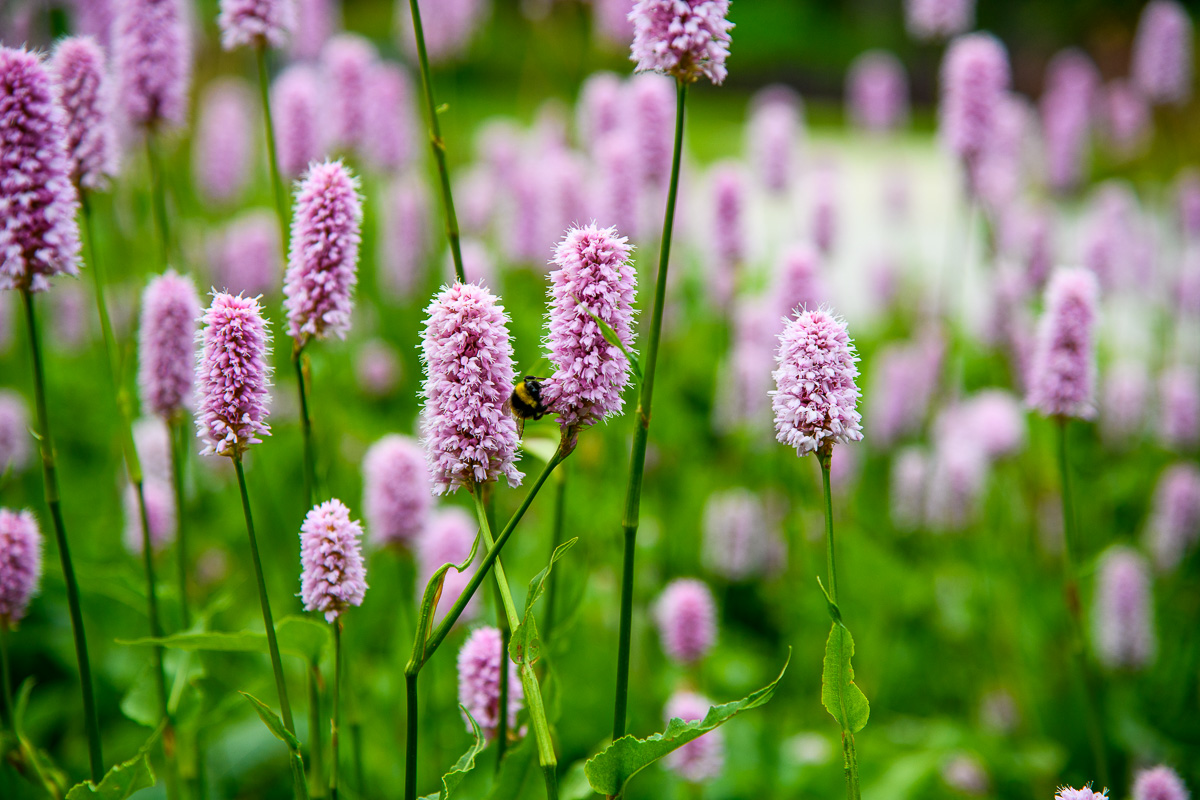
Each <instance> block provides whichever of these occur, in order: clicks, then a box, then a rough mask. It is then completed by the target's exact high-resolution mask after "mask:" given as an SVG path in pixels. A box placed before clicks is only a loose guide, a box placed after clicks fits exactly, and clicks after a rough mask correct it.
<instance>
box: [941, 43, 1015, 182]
mask: <svg viewBox="0 0 1200 800" xmlns="http://www.w3.org/2000/svg"><path fill="white" fill-rule="evenodd" d="M941 81H942V101H941V104H940V105H939V107H938V111H939V113H940V116H941V120H940V126H941V136H942V139H943V141H944V142H945V145H946V147H947V148H948V149H949V150H950V152H951V153H953V154H954V155H956V156H958V157H959V158H960V159H962V160H963V162H964V163H965V164H967V166H968V167H969V168H970V167H973V166H974V164H975V163H976V162H977V161H978V160H979V159H980V157H981V156H982V154H983V152H984V150H985V149H986V148H987V146H988V140H989V137H990V136H991V134H992V129H993V127H994V125H995V115H996V109H997V108H998V107H999V106H1000V100H1001V98H1002V97H1003V96H1004V92H1005V91H1006V90H1007V89H1008V84H1009V66H1008V54H1007V53H1005V51H1004V45H1003V44H1001V43H1000V40H999V39H997V38H996V37H995V36H992V35H991V34H989V33H972V34H968V35H966V36H962V37H959V38H958V39H955V40H954V41H953V42H952V43H951V44H950V46H949V48H947V50H946V57H945V59H944V60H943V61H942V76H941Z"/></svg>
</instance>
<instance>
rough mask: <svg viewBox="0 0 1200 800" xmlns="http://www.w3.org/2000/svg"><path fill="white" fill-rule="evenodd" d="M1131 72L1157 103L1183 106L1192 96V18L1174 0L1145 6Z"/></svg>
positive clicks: (1155, 2)
mask: <svg viewBox="0 0 1200 800" xmlns="http://www.w3.org/2000/svg"><path fill="white" fill-rule="evenodd" d="M1130 71H1131V72H1132V74H1133V80H1134V83H1136V84H1137V86H1138V88H1139V89H1141V90H1142V93H1143V94H1144V95H1145V96H1146V97H1147V98H1149V99H1150V100H1152V101H1154V102H1155V103H1164V104H1173V105H1181V104H1183V103H1185V102H1187V100H1188V98H1190V97H1191V96H1192V20H1191V18H1190V17H1189V16H1188V13H1187V11H1186V10H1185V9H1184V7H1183V6H1182V5H1180V4H1179V3H1177V2H1175V0H1151V2H1149V3H1147V4H1146V7H1145V8H1143V9H1142V17H1141V19H1140V20H1139V21H1138V28H1137V36H1136V38H1135V39H1134V42H1133V56H1132V63H1131V64H1130Z"/></svg>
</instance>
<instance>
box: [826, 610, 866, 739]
mask: <svg viewBox="0 0 1200 800" xmlns="http://www.w3.org/2000/svg"><path fill="white" fill-rule="evenodd" d="M853 655H854V639H853V637H851V636H850V631H849V630H847V628H846V626H845V625H840V624H838V623H836V622H835V623H833V627H832V628H831V629H830V631H829V640H828V641H827V642H825V667H824V669H822V670H821V703H822V704H824V706H825V710H826V711H828V712H829V713H830V715H832V716H833V718H834V719H835V720H837V723H838V725H840V726H842V730H844V731H849V732H850V733H858V732H859V731H861V730H862V729H863V728H864V727H866V724H867V717H869V716H870V714H871V707H870V705H869V704H868V703H867V696H866V695H865V694H863V693H862V690H861V689H859V688H858V686H857V685H855V683H854V667H852V666H850V657H851V656H853Z"/></svg>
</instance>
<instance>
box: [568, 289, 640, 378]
mask: <svg viewBox="0 0 1200 800" xmlns="http://www.w3.org/2000/svg"><path fill="white" fill-rule="evenodd" d="M571 297H573V298H574V299H575V302H576V303H578V304H579V307H580V308H582V309H583V310H584V311H585V312H587V315H588V316H589V317H591V318H592V319H593V320H595V321H596V324H597V325H599V326H600V333H601V334H602V335H603V336H604V341H606V342H608V343H609V344H611V345H612V346H613V347H616V348H619V349H620V351H621V352H622V353H624V354H625V358H627V359H629V366H630V367H632V368H633V374H634V375H636V376H637V379H638V380H639V381H640V380H641V379H642V365H641V364H639V363H638V360H637V356H636V355H635V354H634V352H633V351H632V350H630V349H629V348H628V347H626V346H625V343H624V342H622V341H621V337H620V336H617V332H616V331H614V330H613V329H612V326H611V325H609V324H608V323H607V322H605V321H604V320H602V319H600V318H599V317H597V316H596V315H595V314H593V313H592V310H591V309H590V308H588V306H587V303H585V302H583V301H582V300H580V299H579V298H578V297H576V296H575V295H571Z"/></svg>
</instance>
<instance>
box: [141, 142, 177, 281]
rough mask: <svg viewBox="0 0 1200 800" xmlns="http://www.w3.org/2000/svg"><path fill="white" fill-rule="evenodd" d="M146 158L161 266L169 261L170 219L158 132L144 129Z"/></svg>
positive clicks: (164, 265)
mask: <svg viewBox="0 0 1200 800" xmlns="http://www.w3.org/2000/svg"><path fill="white" fill-rule="evenodd" d="M146 159H147V160H148V161H149V162H150V184H151V191H152V192H153V195H154V216H155V219H156V221H157V222H158V238H159V244H160V246H161V249H160V250H159V257H160V259H161V261H162V266H163V267H166V265H167V264H169V263H171V221H170V219H169V218H168V217H167V183H166V176H165V175H164V174H163V164H162V154H161V153H159V151H158V134H157V133H156V132H155V131H154V130H147V131H146Z"/></svg>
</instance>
